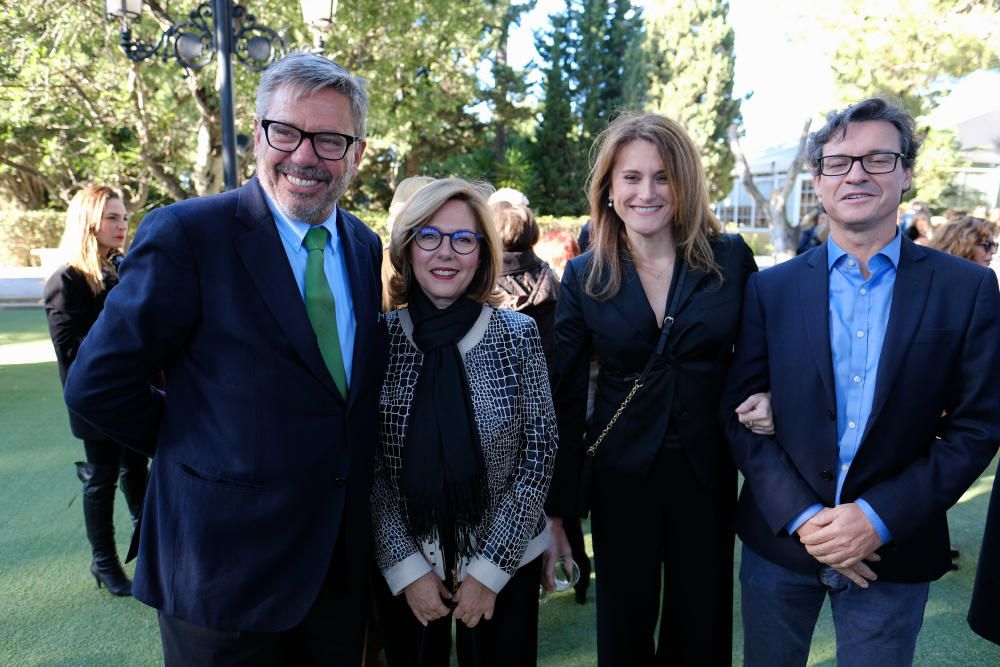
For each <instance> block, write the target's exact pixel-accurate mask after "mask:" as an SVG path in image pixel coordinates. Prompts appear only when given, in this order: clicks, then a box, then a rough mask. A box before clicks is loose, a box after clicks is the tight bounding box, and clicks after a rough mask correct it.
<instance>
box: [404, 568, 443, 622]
mask: <svg viewBox="0 0 1000 667" xmlns="http://www.w3.org/2000/svg"><path fill="white" fill-rule="evenodd" d="M403 594H404V595H405V596H406V603H407V604H408V605H410V610H411V611H412V612H413V615H414V616H416V617H417V620H418V621H420V624H421V625H423V626H425V627H426V625H427V624H428V623H430V622H431V621H436V620H438V619H439V618H444V617H445V616H447V615H448V614H449V613H450V612H451V610H450V609H448V607H446V606H445V604H444V602H442V601H441V598H444V599H445V600H450V599H451V593H450V592H449V591H448V588H447V587H446V586H445V585H444V582H443V581H441V580H440V579H439V578H438V576H437V575H436V574H434V573H433V572H428V573H427V574H425V575H424V576H422V577H420V578H419V579H417V580H416V581H414V582H412V583H411V584H410V585H409V586H407V587H406V588H404V589H403Z"/></svg>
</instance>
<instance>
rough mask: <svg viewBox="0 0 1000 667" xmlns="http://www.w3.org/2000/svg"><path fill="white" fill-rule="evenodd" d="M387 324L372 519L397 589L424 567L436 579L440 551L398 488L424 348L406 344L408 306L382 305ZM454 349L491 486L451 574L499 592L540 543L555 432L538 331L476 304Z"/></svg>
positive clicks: (528, 322) (516, 316)
mask: <svg viewBox="0 0 1000 667" xmlns="http://www.w3.org/2000/svg"><path fill="white" fill-rule="evenodd" d="M386 327H387V329H388V338H389V365H388V367H387V369H386V374H385V382H384V384H383V386H382V393H381V397H380V406H379V407H380V411H381V417H380V422H379V450H378V453H377V454H376V460H375V484H374V489H373V491H372V525H373V528H374V534H375V554H376V560H377V562H378V566H379V569H380V570H381V571H382V574H383V575H384V576H385V578H386V581H387V582H388V584H389V588H390V589H391V590H392V592H393V594H394V595H395V594H398V593H399V592H400V591H402V590H403V589H404V588H405V587H406V586H408V585H409V584H410V583H412V582H413V581H416V580H417V579H419V578H420V577H422V576H423V575H424V574H426V573H427V572H430V571H431V570H433V571H434V572H436V573H437V575H438V576H439V577H441V578H442V579H444V563H443V560H444V559H443V558H442V557H441V556H440V549H439V546H438V544H436V541H435V542H425V543H423V544H421V545H419V546H418V545H417V544H416V541H415V540H414V538H413V537H412V536H411V534H410V531H409V530H408V529H407V525H406V521H407V519H406V507H405V503H406V501H405V499H403V498H402V497H401V494H400V490H399V477H400V473H401V466H402V460H403V443H404V439H405V438H404V436H405V434H406V429H407V423H408V420H409V414H410V406H411V405H412V404H413V391H414V388H415V386H416V383H417V377H418V374H419V371H420V366H421V364H422V363H423V358H424V355H423V354H422V353H421V352H420V350H418V349H417V347H416V346H415V345H414V343H413V338H412V333H413V322H412V320H411V319H410V316H409V313H408V312H407V311H405V310H399V311H395V312H392V313H389V314H388V315H387V317H386ZM458 348H459V351H460V352H461V353H462V357H463V360H464V361H465V371H466V375H467V377H468V382H469V390H470V391H471V392H472V405H473V410H474V412H475V417H476V423H477V425H478V428H479V439H480V443H481V446H482V450H483V460H484V461H485V465H486V477H487V484H488V485H489V501H488V503H489V506H488V507H487V509H486V512H485V515H484V516H483V520H482V523H481V524H480V526H479V529H478V531H477V533H476V538H477V542H478V544H479V548H478V552H477V556H476V557H475V558H473V559H472V560H469V561H466V562H463V563H462V564H461V565H460V567H459V571H458V580H459V581H461V580H462V579H463V578H464V577H465V575H466V574H471V575H472V576H474V577H475V578H476V579H477V580H478V581H480V582H481V583H482V584H484V585H485V586H487V587H489V588H490V589H491V590H493V591H494V592H499V591H500V589H502V588H503V587H504V585H505V584H506V583H507V581H508V580H509V579H510V578H511V577H512V576H513V575H514V573H515V572H516V571H517V569H518V568H519V567H520V566H521V565H523V564H525V563H528V562H530V561H532V560H533V559H535V558H536V557H538V555H539V554H541V553H542V551H544V550H545V547H546V546H547V544H548V540H549V535H548V531H547V529H546V525H545V516H544V511H543V506H544V503H545V496H546V494H547V493H548V488H549V482H550V481H551V478H552V469H553V464H554V461H555V455H556V447H557V441H558V438H557V435H556V419H555V412H554V410H553V407H552V397H551V394H550V391H549V380H548V372H547V369H546V365H545V357H544V356H543V354H542V346H541V340H540V338H539V336H538V329H537V327H536V326H535V323H534V321H533V320H532V319H531V318H530V317H527V316H525V315H521V314H520V313H515V312H512V311H508V310H494V309H493V308H491V307H489V306H483V311H482V313H481V314H480V316H479V318H478V319H477V320H476V322H475V324H473V326H472V328H471V329H470V330H469V332H468V333H467V334H466V335H465V336H464V337H463V338H462V340H460V341H459V343H458Z"/></svg>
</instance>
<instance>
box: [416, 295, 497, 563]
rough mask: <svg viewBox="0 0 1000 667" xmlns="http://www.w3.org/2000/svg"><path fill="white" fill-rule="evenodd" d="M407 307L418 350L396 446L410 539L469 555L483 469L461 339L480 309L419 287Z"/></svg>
mask: <svg viewBox="0 0 1000 667" xmlns="http://www.w3.org/2000/svg"><path fill="white" fill-rule="evenodd" d="M407 309H408V311H409V313H410V318H411V319H412V320H413V341H414V343H416V345H417V347H418V348H419V349H420V351H421V352H423V354H424V362H423V365H422V366H421V369H420V377H419V378H418V379H417V385H416V387H415V389H414V392H413V405H412V406H411V409H410V419H409V426H408V428H407V432H406V440H405V443H404V444H405V446H404V448H403V470H402V476H401V480H400V481H401V486H402V491H403V497H404V498H405V499H406V510H407V516H408V517H409V523H410V531H411V533H412V535H413V537H414V538H415V539H418V540H431V539H433V538H434V536H435V534H436V535H437V536H438V537H439V538H440V540H441V545H442V547H443V548H444V549H445V553H446V556H449V557H452V558H454V557H468V558H471V557H473V556H475V544H474V536H475V531H476V527H477V526H478V525H479V522H480V520H481V519H482V516H483V512H484V510H485V508H486V499H487V495H486V475H485V470H484V466H483V455H482V451H481V450H480V443H479V432H478V430H477V429H476V420H475V413H474V412H473V408H472V398H471V396H470V394H469V388H468V383H467V381H466V377H465V366H464V364H463V362H462V355H461V353H460V352H459V350H458V341H459V340H461V338H462V337H463V336H465V334H466V333H468V331H469V329H471V328H472V325H473V324H475V322H476V320H477V319H478V318H479V314H480V313H481V312H482V306H481V305H480V304H478V303H475V302H474V301H471V300H469V299H467V298H465V297H460V298H458V299H456V300H455V303H453V304H451V305H450V306H448V307H447V308H443V309H438V308H436V307H435V306H434V304H432V303H431V302H430V300H429V299H428V298H427V296H426V295H425V294H424V292H423V290H421V289H420V287H419V286H416V285H415V286H414V287H413V289H411V290H410V294H409V304H408V306H407Z"/></svg>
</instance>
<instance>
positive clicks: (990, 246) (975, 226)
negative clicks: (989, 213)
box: [930, 216, 997, 267]
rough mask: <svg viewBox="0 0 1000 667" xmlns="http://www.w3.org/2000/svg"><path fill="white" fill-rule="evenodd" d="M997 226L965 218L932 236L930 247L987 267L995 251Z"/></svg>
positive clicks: (976, 219)
mask: <svg viewBox="0 0 1000 667" xmlns="http://www.w3.org/2000/svg"><path fill="white" fill-rule="evenodd" d="M996 236H997V225H995V224H994V223H992V222H990V221H988V220H982V219H981V218H973V217H969V216H966V217H964V218H961V219H959V220H957V221H955V222H949V223H948V224H946V225H944V226H943V227H941V228H940V229H939V230H938V231H937V233H936V234H935V235H934V240H933V241H931V244H930V246H931V247H932V248H935V249H937V250H941V251H942V252H946V253H948V254H949V255H955V256H957V257H961V258H963V259H967V260H969V261H970V262H975V263H976V264H981V265H983V266H985V267H989V265H990V262H992V261H993V254H994V253H995V252H996V251H997V242H996Z"/></svg>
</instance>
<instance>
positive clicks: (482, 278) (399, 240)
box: [389, 178, 502, 304]
mask: <svg viewBox="0 0 1000 667" xmlns="http://www.w3.org/2000/svg"><path fill="white" fill-rule="evenodd" d="M489 193H490V189H489V186H486V185H481V184H478V183H471V182H469V181H466V180H463V179H461V178H442V179H439V180H436V181H433V182H431V183H428V184H427V185H425V186H423V187H422V188H420V190H418V191H417V192H416V193H415V194H414V195H413V196H412V197H410V200H409V201H407V202H406V206H404V207H403V209H402V210H401V211H400V212H399V215H398V216H397V217H396V222H395V223H394V224H393V226H392V237H391V239H390V241H389V260H390V261H391V262H392V266H393V268H394V269H396V275H395V276H393V277H392V280H391V281H390V283H389V292H390V294H391V295H392V298H393V299H394V300H395V302H396V303H401V304H402V303H407V302H408V301H409V292H410V289H411V288H412V287H413V283H414V282H415V278H414V276H413V267H411V266H410V258H409V252H408V250H409V246H410V243H412V242H413V238H414V236H415V235H416V233H417V230H418V229H420V228H421V227H424V226H425V225H428V224H430V221H431V218H433V217H434V215H435V214H436V213H437V212H438V211H439V210H441V207H442V206H444V205H445V204H447V203H448V202H450V201H463V202H465V203H466V204H467V205H468V206H469V209H470V210H471V211H472V217H473V218H475V220H476V226H477V227H478V229H477V230H476V231H478V232H479V235H480V239H479V267H478V268H477V269H476V275H475V276H473V278H472V282H471V283H469V289H468V290H467V291H466V293H465V295H466V296H467V297H468V298H470V299H472V300H473V301H475V302H476V303H494V302H495V295H494V292H495V291H496V282H497V276H498V275H499V274H500V258H501V256H502V249H501V247H500V235H499V234H498V233H497V229H496V225H494V224H493V217H492V214H491V212H490V207H489V205H488V204H487V203H486V202H487V198H488V197H489ZM442 243H447V241H445V240H442Z"/></svg>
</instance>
